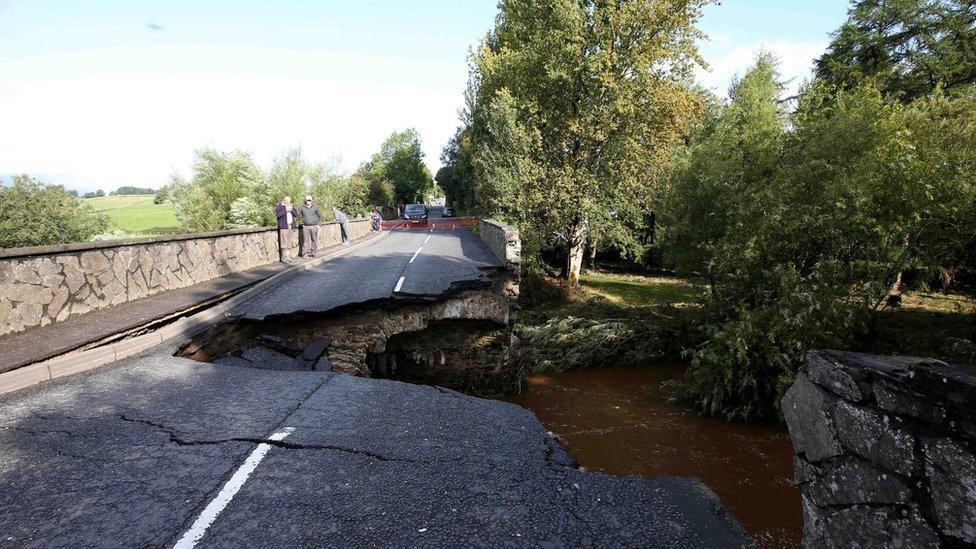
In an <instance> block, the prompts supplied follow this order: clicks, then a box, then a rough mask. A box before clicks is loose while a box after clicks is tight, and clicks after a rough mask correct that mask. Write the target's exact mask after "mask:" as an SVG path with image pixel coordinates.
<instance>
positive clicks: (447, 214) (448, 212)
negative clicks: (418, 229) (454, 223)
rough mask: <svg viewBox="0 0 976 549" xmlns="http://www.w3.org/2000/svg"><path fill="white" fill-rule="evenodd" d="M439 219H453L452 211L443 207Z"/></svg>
mask: <svg viewBox="0 0 976 549" xmlns="http://www.w3.org/2000/svg"><path fill="white" fill-rule="evenodd" d="M441 217H454V210H452V209H451V208H446V207H445V208H444V211H443V212H441Z"/></svg>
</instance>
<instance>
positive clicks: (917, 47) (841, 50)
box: [816, 0, 976, 101]
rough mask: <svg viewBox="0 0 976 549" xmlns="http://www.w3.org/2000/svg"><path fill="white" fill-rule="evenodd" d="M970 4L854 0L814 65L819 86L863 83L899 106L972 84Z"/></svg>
mask: <svg viewBox="0 0 976 549" xmlns="http://www.w3.org/2000/svg"><path fill="white" fill-rule="evenodd" d="M973 44H976V4H974V3H973V1H972V0H857V1H855V2H854V5H853V7H852V8H851V10H850V11H849V13H848V20H847V22H846V23H845V24H844V25H843V26H842V27H841V28H840V30H838V31H837V32H836V33H835V34H834V38H833V41H832V43H831V44H830V47H829V48H828V50H827V53H825V54H824V55H823V57H821V58H820V59H819V60H818V61H817V64H816V72H817V76H818V77H819V78H820V79H821V80H822V81H824V82H827V83H831V84H834V85H837V86H840V87H843V88H846V89H850V88H853V87H856V86H858V85H860V84H863V83H865V82H869V83H872V84H874V85H875V86H876V87H877V88H878V89H880V90H881V91H882V92H884V93H890V94H895V95H898V96H899V97H901V98H902V99H903V100H905V101H911V100H913V99H916V98H919V97H922V96H925V95H927V94H929V93H931V92H933V91H935V90H936V88H939V87H942V88H944V89H954V88H957V87H960V86H966V85H970V84H973V83H976V47H974V46H973Z"/></svg>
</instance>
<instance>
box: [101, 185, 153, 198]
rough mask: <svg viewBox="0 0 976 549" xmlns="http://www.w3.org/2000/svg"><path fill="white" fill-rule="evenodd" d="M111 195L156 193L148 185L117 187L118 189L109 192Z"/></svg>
mask: <svg viewBox="0 0 976 549" xmlns="http://www.w3.org/2000/svg"><path fill="white" fill-rule="evenodd" d="M109 194H110V195H112V196H118V195H151V194H156V191H154V190H152V189H150V188H148V187H128V186H126V187H119V188H118V189H116V190H114V191H112V192H111V193H109Z"/></svg>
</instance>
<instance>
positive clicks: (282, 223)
mask: <svg viewBox="0 0 976 549" xmlns="http://www.w3.org/2000/svg"><path fill="white" fill-rule="evenodd" d="M275 216H276V217H277V218H278V249H279V250H280V251H281V261H282V262H284V263H291V262H292V261H294V260H293V259H292V255H291V254H292V248H294V247H295V246H296V245H297V243H296V242H295V240H296V238H295V237H296V236H297V235H296V234H295V227H296V226H297V224H298V210H296V209H295V208H294V206H292V205H291V197H290V196H286V197H284V198H282V199H281V203H280V204H278V206H277V207H276V208H275Z"/></svg>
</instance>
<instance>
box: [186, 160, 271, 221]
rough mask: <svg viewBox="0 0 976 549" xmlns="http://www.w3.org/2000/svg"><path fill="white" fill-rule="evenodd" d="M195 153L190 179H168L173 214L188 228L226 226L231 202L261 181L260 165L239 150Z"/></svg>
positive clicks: (254, 191)
mask: <svg viewBox="0 0 976 549" xmlns="http://www.w3.org/2000/svg"><path fill="white" fill-rule="evenodd" d="M196 156H197V158H196V161H194V163H193V176H192V177H191V178H190V179H184V178H183V177H181V176H179V175H174V176H173V177H172V179H171V181H170V193H169V195H170V197H171V198H170V199H171V201H172V203H173V207H174V208H175V209H176V215H177V217H179V219H180V222H182V224H183V227H184V228H185V229H187V230H189V231H191V232H197V231H216V230H220V229H224V228H227V227H229V226H230V208H231V204H233V203H234V201H235V200H237V199H239V198H242V197H245V196H254V195H256V194H257V191H258V189H259V187H260V186H261V185H262V182H263V177H262V173H261V169H260V168H258V166H257V164H255V163H254V161H253V160H252V159H251V155H250V154H248V153H245V152H242V151H233V152H230V153H223V152H220V151H217V150H214V149H201V150H199V151H197V153H196ZM258 202H259V203H261V202H264V201H260V200H259V201H258Z"/></svg>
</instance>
